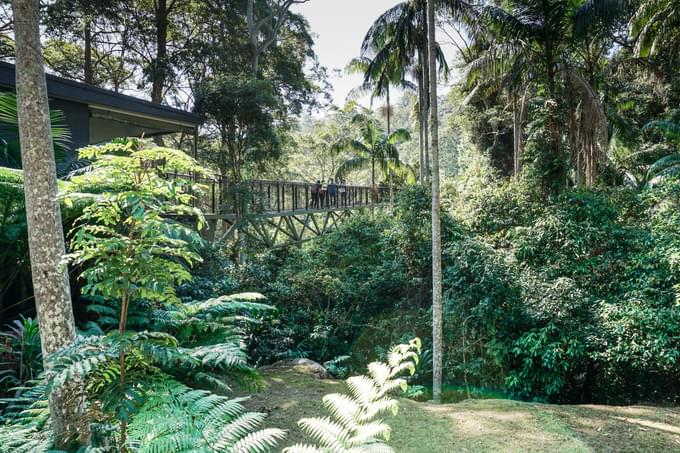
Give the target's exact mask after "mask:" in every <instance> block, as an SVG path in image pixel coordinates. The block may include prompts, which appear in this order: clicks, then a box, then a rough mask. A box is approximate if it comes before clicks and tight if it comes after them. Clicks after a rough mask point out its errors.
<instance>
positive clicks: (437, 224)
mask: <svg viewBox="0 0 680 453" xmlns="http://www.w3.org/2000/svg"><path fill="white" fill-rule="evenodd" d="M434 3H435V0H427V42H428V49H429V52H428V55H429V61H428V64H429V67H430V70H429V76H430V80H429V84H430V90H429V91H430V128H431V129H430V130H431V132H432V143H431V147H432V399H433V400H434V402H435V403H441V399H442V231H441V219H440V200H439V117H438V108H437V107H438V100H437V57H436V51H437V43H436V40H435V5H434Z"/></svg>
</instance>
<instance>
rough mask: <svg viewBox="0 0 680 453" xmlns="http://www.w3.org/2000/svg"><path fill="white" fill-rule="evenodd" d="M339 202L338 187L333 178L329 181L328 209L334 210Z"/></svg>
mask: <svg viewBox="0 0 680 453" xmlns="http://www.w3.org/2000/svg"><path fill="white" fill-rule="evenodd" d="M337 202H338V186H336V185H335V183H334V182H333V178H331V179H329V180H328V207H329V208H333V207H335V206H336V205H337Z"/></svg>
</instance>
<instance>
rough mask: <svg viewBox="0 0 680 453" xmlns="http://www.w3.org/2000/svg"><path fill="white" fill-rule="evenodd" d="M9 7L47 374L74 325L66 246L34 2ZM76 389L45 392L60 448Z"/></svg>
mask: <svg viewBox="0 0 680 453" xmlns="http://www.w3.org/2000/svg"><path fill="white" fill-rule="evenodd" d="M13 6H14V11H13V13H14V23H15V27H14V32H15V38H16V80H17V83H16V90H17V107H18V113H19V137H20V142H21V161H22V163H23V169H24V195H25V199H26V221H27V224H28V245H29V253H30V258H31V276H32V279H33V293H34V297H35V306H36V311H37V314H38V322H39V323H40V340H41V346H42V353H43V360H44V363H45V369H46V370H47V372H48V377H49V373H50V363H49V361H48V360H47V359H48V357H49V355H50V354H52V353H54V352H55V351H57V350H59V349H61V348H63V347H65V346H69V345H70V344H72V343H73V341H74V340H75V335H76V329H75V323H74V320H73V310H72V308H71V291H70V288H69V280H68V274H67V272H66V267H65V266H63V265H62V263H61V261H62V259H63V257H64V255H65V253H66V250H65V244H64V233H63V230H62V222H61V212H60V209H59V202H58V200H57V173H56V165H55V161H54V150H53V146H52V138H51V130H50V116H49V105H48V102H47V86H46V83H45V70H44V67H43V58H42V52H41V46H40V32H39V28H38V10H39V2H38V0H15V1H14V2H13ZM77 391H78V388H77V387H76V388H75V390H74V388H69V387H68V386H66V388H63V389H61V390H53V391H52V392H51V393H50V396H49V408H50V416H51V421H52V429H53V430H54V433H55V435H56V447H57V448H58V449H64V450H66V449H67V448H65V447H67V446H68V445H69V444H70V443H71V442H72V441H73V440H74V439H76V438H77V434H78V430H77V426H78V421H79V420H80V415H81V411H80V409H81V407H82V400H81V398H80V397H79V396H78V394H77ZM74 392H76V393H75V394H74Z"/></svg>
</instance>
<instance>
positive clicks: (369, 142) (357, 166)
mask: <svg viewBox="0 0 680 453" xmlns="http://www.w3.org/2000/svg"><path fill="white" fill-rule="evenodd" d="M352 124H354V125H356V126H357V127H358V128H359V133H360V139H358V140H357V139H349V138H348V139H342V140H340V141H338V142H336V143H335V144H334V145H333V148H332V149H333V151H334V152H336V153H337V152H341V151H349V152H351V153H353V154H354V155H355V157H353V158H351V159H349V160H346V161H345V162H343V163H342V164H341V165H340V167H339V168H338V171H337V172H336V178H338V179H343V178H345V177H346V176H347V175H348V174H349V173H351V172H353V171H356V170H363V169H366V168H370V169H371V188H372V190H373V192H374V193H375V190H376V185H375V172H376V164H377V165H379V166H380V168H381V169H382V170H383V171H384V172H389V171H390V167H392V168H399V167H401V166H403V164H402V163H401V162H400V160H399V151H398V150H397V145H399V144H401V143H404V142H405V141H407V140H410V139H411V134H409V132H408V131H407V130H406V129H397V130H395V131H393V132H391V133H390V134H386V133H385V131H384V130H383V129H382V128H381V127H380V124H379V123H378V121H376V120H375V119H373V118H371V117H370V116H368V115H365V114H363V113H358V114H356V115H354V117H353V118H352Z"/></svg>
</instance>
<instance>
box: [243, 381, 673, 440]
mask: <svg viewBox="0 0 680 453" xmlns="http://www.w3.org/2000/svg"><path fill="white" fill-rule="evenodd" d="M262 376H263V378H264V379H265V381H266V383H267V389H266V390H263V391H262V392H260V393H258V394H255V395H253V397H252V398H251V399H250V400H249V401H248V402H247V403H246V406H247V407H248V409H249V410H255V411H261V412H266V413H268V414H269V417H268V419H267V421H266V424H267V426H268V427H277V428H283V429H286V430H288V431H289V434H288V438H287V439H286V442H285V444H284V445H283V446H288V445H292V444H294V443H296V442H301V441H305V440H306V438H305V437H304V435H303V434H302V433H301V432H300V430H299V429H298V427H297V425H296V422H297V420H299V419H300V418H303V417H314V416H318V415H326V413H325V412H324V410H323V404H322V402H321V398H322V397H323V395H325V394H327V393H333V392H344V391H345V387H344V384H343V382H341V381H334V380H320V379H316V378H315V377H313V376H311V375H309V374H306V373H304V372H301V371H296V370H293V369H269V370H265V371H263V372H262ZM388 423H389V424H390V425H391V426H392V428H393V430H392V437H391V439H390V445H392V447H393V448H394V449H395V450H396V451H397V452H400V453H450V452H544V451H545V452H551V453H563V452H564V453H568V452H612V453H614V452H616V453H619V452H678V453H680V408H658V407H651V406H626V407H616V406H597V405H584V406H557V405H550V404H534V403H522V402H517V401H510V400H500V399H484V400H467V401H463V402H461V403H456V404H444V405H439V406H438V405H433V404H428V403H416V402H413V401H409V400H403V401H402V403H401V407H400V411H399V415H398V416H397V417H394V418H389V419H388Z"/></svg>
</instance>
